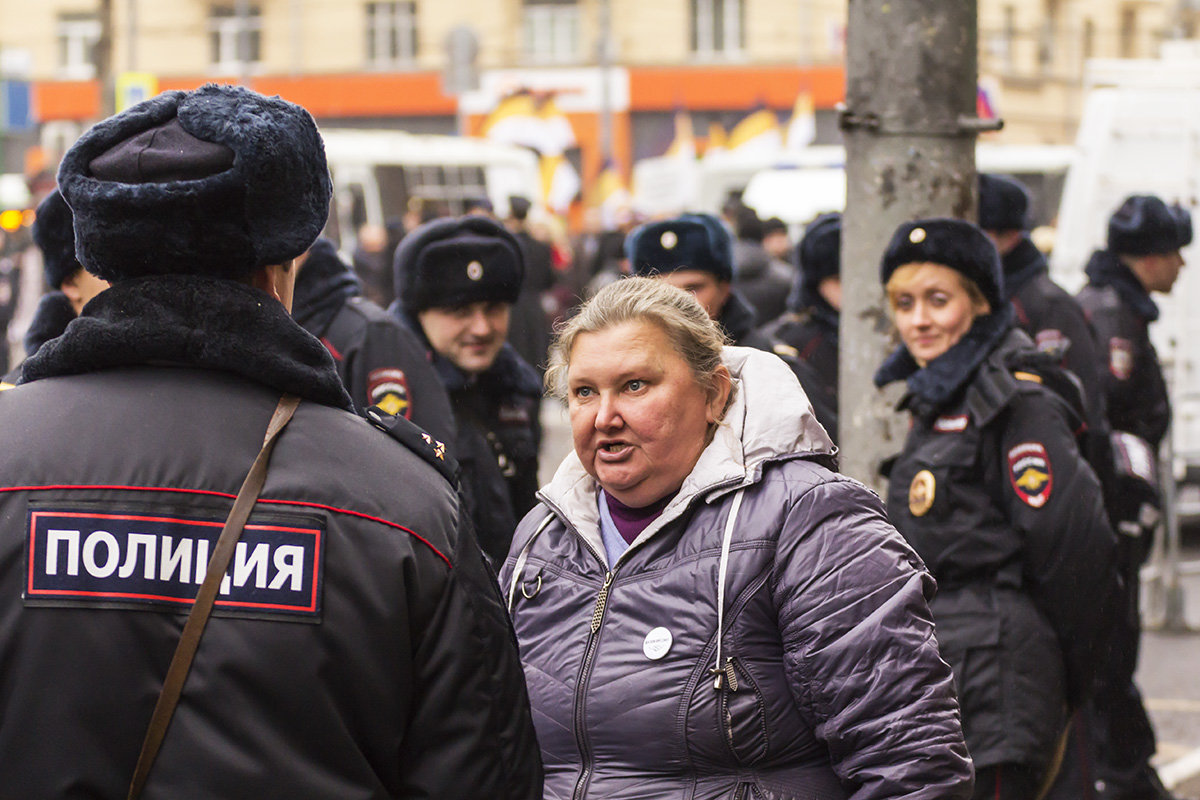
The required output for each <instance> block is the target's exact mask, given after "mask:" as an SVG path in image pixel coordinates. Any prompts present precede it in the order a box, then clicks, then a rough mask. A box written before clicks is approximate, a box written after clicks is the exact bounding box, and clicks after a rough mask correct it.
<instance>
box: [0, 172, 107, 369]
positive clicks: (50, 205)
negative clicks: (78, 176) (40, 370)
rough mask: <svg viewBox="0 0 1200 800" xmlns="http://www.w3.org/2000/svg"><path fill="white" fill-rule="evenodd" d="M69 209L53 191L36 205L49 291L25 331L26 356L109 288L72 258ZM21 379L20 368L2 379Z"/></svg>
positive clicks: (35, 234) (35, 230) (35, 236)
mask: <svg viewBox="0 0 1200 800" xmlns="http://www.w3.org/2000/svg"><path fill="white" fill-rule="evenodd" d="M72 224H73V223H72V220H71V209H70V208H69V207H68V206H67V201H65V200H63V197H62V194H61V193H60V192H59V191H58V189H55V190H54V191H53V192H51V193H50V194H48V195H46V198H45V199H44V200H42V202H41V203H39V204H38V207H37V215H36V217H35V218H34V221H33V241H34V243H35V244H36V245H37V246H38V249H39V250H40V251H41V253H42V268H43V270H44V272H45V276H46V284H47V285H48V286H49V287H50V289H51V291H49V292H47V293H46V294H44V295H42V298H41V300H39V301H38V305H37V308H36V309H35V310H34V312H33V319H32V320H30V323H29V328H28V330H26V331H25V342H24V344H25V355H26V357H28V356H31V355H33V354H34V353H36V352H37V351H38V348H40V347H41V346H42V345H43V344H45V343H46V342H48V341H50V340H51V339H54V338H56V337H58V336H59V335H60V334H62V332H63V331H64V330H66V329H67V325H69V324H70V322H71V320H73V319H75V317H77V316H79V312H80V311H81V310H82V309H83V307H84V306H85V305H87V303H88V301H89V300H91V299H92V298H93V297H95V296H96V295H98V294H99V293H100V292H102V291H104V290H105V289H107V288H108V282H107V281H103V280H100V279H99V278H97V277H96V276H95V275H93V274H92V273H90V272H88V271H87V270H85V269H84V268H83V267H82V266H80V264H79V261H78V260H77V259H76V258H75V231H74V228H73V227H72ZM20 376H21V370H20V367H17V368H16V369H14V370H13V371H12V373H11V374H9V375H7V376H5V381H6V382H9V383H15V382H16V381H17V380H18V379H19V378H20Z"/></svg>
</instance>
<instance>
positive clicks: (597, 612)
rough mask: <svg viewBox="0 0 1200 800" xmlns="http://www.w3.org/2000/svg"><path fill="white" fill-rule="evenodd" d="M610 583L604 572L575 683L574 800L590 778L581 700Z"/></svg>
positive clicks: (578, 797) (589, 677)
mask: <svg viewBox="0 0 1200 800" xmlns="http://www.w3.org/2000/svg"><path fill="white" fill-rule="evenodd" d="M612 582H613V573H612V571H611V570H610V571H607V572H605V573H604V585H602V586H601V587H600V593H599V594H597V595H596V606H595V608H593V609H592V622H591V629H590V630H589V631H588V643H587V648H586V649H585V650H584V653H583V665H582V667H581V668H580V670H579V680H578V681H576V683H575V687H576V688H575V743H576V744H577V745H578V746H579V756H580V761H581V762H582V763H583V769H582V770H580V772H579V780H577V781H576V782H575V791H574V793H573V794H572V797H573V798H575V799H576V800H581V798H582V797H583V795H584V792H586V791H587V785H588V782H589V781H590V780H591V777H592V751H591V748H590V747H589V746H588V741H587V736H585V735H584V727H583V725H584V719H583V707H584V702H583V700H584V697H585V696H586V687H587V684H588V682H589V681H590V679H591V676H592V661H593V660H594V659H595V657H596V646H597V644H598V643H599V641H600V637H599V636H598V635H597V634H598V633H599V631H600V624H601V623H602V622H603V621H604V611H605V608H607V606H608V590H609V587H611V586H612Z"/></svg>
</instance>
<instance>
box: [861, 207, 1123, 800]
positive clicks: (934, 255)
mask: <svg viewBox="0 0 1200 800" xmlns="http://www.w3.org/2000/svg"><path fill="white" fill-rule="evenodd" d="M880 276H881V280H882V282H883V284H884V286H885V288H886V291H887V299H888V304H889V306H890V309H891V315H892V319H893V322H894V323H895V326H896V331H897V333H898V335H899V338H900V341H901V344H900V346H899V347H898V348H897V349H896V351H895V352H894V353H892V355H891V356H889V357H888V358H887V360H886V361H885V362H884V363H883V365H882V366H881V367H880V369H879V371H878V373H877V374H876V376H875V381H876V383H877V384H878V385H881V386H882V385H884V384H887V383H891V382H892V381H897V380H903V381H905V382H906V384H907V389H908V391H907V393H906V394H905V396H904V398H903V400H902V401H901V403H900V408H901V409H902V410H905V411H907V412H908V413H909V415H910V416H911V421H912V425H911V428H910V429H909V433H908V436H907V439H906V441H905V444H904V450H903V451H902V452H901V453H900V454H899V455H898V456H897V457H896V458H895V459H894V460H893V461H892V462H891V464H890V469H889V470H888V477H889V490H888V498H887V506H888V516H889V518H890V519H891V520H892V523H893V524H894V525H895V526H896V528H897V529H898V530H899V531H900V533H901V534H903V535H904V537H905V538H906V539H907V540H908V541H909V543H910V544H911V545H912V546H913V548H914V549H915V550H916V551H917V553H918V554H919V555H920V556H921V558H922V559H923V560H924V561H925V564H926V565H927V566H928V567H929V569H930V571H931V572H932V573H933V575H934V577H935V578H936V579H937V581H938V594H937V597H936V598H934V601H933V602H932V603H931V605H930V608H931V610H932V611H933V615H934V620H935V622H936V623H937V627H938V644H939V647H940V648H941V653H942V657H943V658H945V659H946V661H947V662H949V664H950V666H951V668H952V669H953V670H954V673H955V683H956V686H957V689H958V697H959V703H960V705H961V706H962V715H963V731H964V733H965V735H966V738H967V748H968V749H969V750H970V752H971V756H972V758H973V760H974V762H975V772H976V783H975V795H974V796H975V797H976V798H1002V799H1004V798H1012V800H1029V798H1033V797H1036V796H1038V789H1039V787H1040V786H1042V785H1044V784H1046V783H1047V782H1048V781H1049V780H1050V779H1051V778H1052V777H1053V773H1054V771H1055V769H1056V768H1057V765H1056V764H1055V763H1054V761H1053V760H1052V758H1051V756H1052V754H1053V753H1054V752H1055V745H1056V743H1057V742H1058V741H1059V739H1060V737H1061V736H1062V735H1063V731H1064V729H1065V725H1066V720H1067V710H1068V709H1070V708H1074V707H1078V706H1079V705H1080V704H1081V703H1082V702H1083V701H1084V700H1085V699H1086V697H1087V696H1088V693H1089V691H1090V688H1091V678H1092V673H1093V670H1094V669H1095V666H1096V663H1097V659H1098V656H1099V648H1100V646H1101V644H1102V642H1103V639H1104V635H1105V633H1106V631H1105V626H1106V624H1107V619H1108V616H1107V614H1106V608H1107V607H1108V606H1109V604H1111V603H1112V601H1113V599H1115V593H1116V581H1117V578H1116V571H1115V565H1114V560H1115V543H1114V541H1113V534H1112V531H1111V529H1110V528H1109V524H1108V519H1107V516H1106V514H1105V510H1104V504H1103V498H1102V496H1101V490H1100V484H1099V481H1098V480H1097V478H1096V476H1095V473H1094V472H1093V471H1092V469H1091V467H1090V466H1089V465H1088V463H1087V461H1086V460H1085V459H1084V458H1083V456H1082V455H1081V454H1080V452H1079V450H1078V448H1077V445H1076V440H1075V436H1074V431H1075V430H1076V429H1077V428H1078V426H1079V423H1080V413H1081V412H1080V409H1079V405H1078V403H1079V398H1078V392H1077V389H1076V387H1075V384H1074V383H1073V382H1071V381H1070V380H1069V379H1067V378H1066V377H1065V376H1064V375H1063V374H1062V371H1061V368H1060V367H1059V366H1058V365H1057V363H1056V362H1055V360H1054V359H1053V358H1049V357H1046V356H1044V355H1041V354H1039V353H1037V352H1036V350H1034V348H1033V344H1032V342H1031V341H1030V340H1029V338H1028V336H1026V335H1025V334H1024V332H1022V331H1020V330H1016V329H1014V328H1013V327H1012V317H1013V311H1012V307H1011V305H1010V304H1009V303H1008V301H1007V298H1006V296H1005V294H1004V276H1003V273H1002V271H1001V266H1000V259H999V256H998V254H997V253H996V249H995V247H994V246H993V245H992V243H991V242H990V241H989V240H988V238H987V236H985V235H984V233H983V231H981V230H980V229H979V228H977V227H976V226H974V225H972V224H971V223H968V222H963V221H961V220H952V219H926V220H919V221H917V222H912V223H906V224H904V225H901V226H900V227H899V229H897V231H896V232H895V234H894V236H893V237H892V240H891V242H890V243H889V245H888V248H887V250H886V252H885V254H884V257H883V261H882V264H881V269H880Z"/></svg>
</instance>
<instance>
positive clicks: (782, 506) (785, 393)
mask: <svg viewBox="0 0 1200 800" xmlns="http://www.w3.org/2000/svg"><path fill="white" fill-rule="evenodd" d="M725 363H726V365H727V366H728V367H729V368H730V370H731V372H732V374H733V376H734V378H735V381H734V382H735V385H736V387H737V395H736V399H735V400H734V403H733V405H732V406H731V408H730V410H729V412H728V415H727V417H726V421H725V422H723V423H722V424H721V425H720V426H719V427H718V429H717V431H716V434H715V436H714V438H713V440H712V442H711V443H710V444H709V445H708V447H707V448H706V449H705V450H704V452H703V454H702V455H701V456H700V460H699V461H698V463H697V464H696V466H695V468H694V469H693V470H692V473H691V474H690V475H689V476H688V477H687V478H686V479H685V481H684V483H683V486H682V488H681V489H680V490H679V492H678V494H677V495H676V496H675V497H674V498H673V499H672V500H671V501H670V503H669V505H667V507H666V508H665V509H664V511H663V513H662V516H661V517H659V518H658V519H657V520H655V521H654V522H653V523H651V525H650V526H649V527H648V528H646V529H645V530H644V531H643V532H642V533H641V534H640V535H639V536H638V538H637V539H635V540H634V541H633V543H632V545H631V546H630V548H629V549H628V550H626V551H625V553H624V554H622V555H621V556H620V558H619V559H618V560H617V561H616V563H614V564H609V563H607V561H606V556H605V549H604V546H603V543H602V541H601V536H600V532H599V521H598V517H599V513H598V507H597V485H596V483H595V481H594V480H593V479H592V478H590V477H589V476H588V475H587V474H586V472H585V471H584V469H583V466H582V465H581V464H580V462H579V459H578V457H577V456H576V455H575V454H571V455H569V456H568V457H567V459H566V460H565V461H564V462H563V465H562V466H561V467H560V468H559V470H558V473H557V474H556V475H555V477H554V480H553V481H552V482H551V483H550V484H549V485H548V486H547V487H546V488H545V489H543V490H542V492H541V493H540V494H539V497H540V498H541V500H542V504H541V505H539V506H538V507H537V508H535V509H534V510H533V511H532V512H531V513H530V514H529V515H528V516H526V518H525V519H524V520H523V521H522V523H521V527H520V529H519V530H518V533H517V536H516V537H515V539H514V540H513V547H512V551H511V553H510V556H509V559H508V561H507V562H506V564H505V567H504V570H503V572H502V575H501V585H502V586H503V587H504V589H505V591H506V592H509V596H510V601H511V603H512V609H513V621H514V625H515V627H516V629H517V636H518V638H519V640H520V645H521V656H522V661H523V663H524V666H525V673H526V676H527V680H528V683H529V687H530V696H531V700H532V703H533V707H534V721H535V725H536V726H537V731H538V741H539V743H540V745H541V748H542V754H543V759H544V761H545V765H546V797H547V798H554V799H555V800H558V799H559V798H571V797H574V798H605V800H623V799H625V798H641V799H642V800H656V799H659V798H661V799H662V800H667V798H670V799H671V800H676V799H677V798H681V797H688V798H697V799H699V798H705V799H706V800H717V799H718V798H720V799H721V800H732V799H733V798H751V797H762V798H768V797H769V798H777V799H778V800H800V799H801V798H804V799H805V800H807V798H828V799H829V800H833V799H834V798H855V799H856V800H866V798H898V797H905V798H931V800H932V798H939V799H941V798H956V797H968V796H969V795H970V791H971V767H970V762H969V760H968V758H967V755H966V751H965V748H964V744H963V740H962V734H961V730H960V726H959V719H958V709H957V704H956V702H955V700H954V696H953V692H952V690H951V677H950V672H949V670H948V668H947V667H946V665H945V663H944V662H943V661H942V660H941V659H940V658H939V657H938V652H937V647H936V643H935V639H934V636H933V627H932V623H931V621H930V614H929V609H928V606H927V602H928V598H929V597H930V595H931V594H932V592H933V589H934V587H933V583H932V581H931V580H930V578H929V576H928V575H927V574H926V573H925V571H924V568H923V567H922V565H921V563H920V561H919V560H918V559H917V558H916V556H915V555H914V554H913V552H912V551H911V550H910V549H909V548H908V546H907V545H906V544H905V543H904V542H903V540H902V539H901V538H900V537H899V536H898V535H897V534H896V532H895V530H894V529H893V528H892V527H891V525H889V524H888V522H887V519H886V517H885V515H884V511H883V507H882V504H881V503H880V502H879V500H878V498H876V497H875V496H874V495H873V494H872V493H871V492H869V491H868V490H867V489H865V488H864V487H863V486H862V485H861V484H859V483H857V482H855V481H852V480H850V479H848V478H844V477H842V476H840V475H837V474H836V473H834V472H832V471H830V470H829V469H828V468H827V467H826V466H824V465H823V464H826V463H828V460H829V457H830V455H831V453H832V452H833V447H832V444H831V442H830V441H829V439H828V438H827V437H826V436H825V434H824V432H823V431H822V430H821V428H820V426H818V425H817V424H816V422H815V420H814V419H813V418H812V416H811V415H809V414H806V413H797V412H796V411H795V409H797V408H802V407H803V406H802V403H801V401H800V397H799V387H798V386H797V385H796V382H795V380H794V379H793V378H792V376H791V375H790V374H789V372H788V371H787V369H785V368H784V366H783V365H782V364H781V363H780V361H779V360H778V359H776V358H775V357H774V356H771V355H768V354H764V353H761V352H759V351H756V350H750V349H744V348H727V349H726V357H725ZM739 496H740V497H741V498H742V500H741V505H740V511H738V512H737V517H736V520H735V523H734V525H733V526H732V540H731V543H730V546H729V560H728V570H727V576H726V581H725V586H724V591H723V594H724V615H725V616H724V622H723V634H724V635H723V636H721V637H720V640H721V643H722V648H723V649H722V653H721V655H722V658H721V661H722V663H721V664H720V667H721V669H720V671H719V672H720V676H721V677H720V680H719V681H718V680H716V678H715V676H714V673H713V671H712V670H713V668H714V665H715V664H716V662H717V650H716V648H717V639H718V614H717V599H718V597H719V596H720V595H719V591H718V574H719V562H720V554H721V550H722V540H723V536H724V531H725V529H726V526H727V523H728V521H729V517H730V515H731V513H732V508H733V506H734V504H735V498H737V497H739ZM544 521H545V527H544V529H541V528H542V526H543V522H544ZM539 529H541V530H539ZM518 564H520V568H519V569H518ZM514 579H515V580H514ZM651 634H653V635H651ZM664 642H665V649H664V646H663V645H664ZM656 644H657V645H658V649H657V650H656V649H655V645H656Z"/></svg>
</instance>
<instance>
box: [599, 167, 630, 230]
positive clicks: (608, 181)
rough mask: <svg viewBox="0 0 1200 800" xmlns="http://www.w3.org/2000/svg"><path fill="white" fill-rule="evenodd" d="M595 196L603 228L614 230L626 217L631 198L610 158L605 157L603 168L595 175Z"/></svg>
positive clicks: (623, 180) (619, 172)
mask: <svg viewBox="0 0 1200 800" xmlns="http://www.w3.org/2000/svg"><path fill="white" fill-rule="evenodd" d="M595 198H596V205H597V206H598V207H599V208H600V222H601V224H602V225H603V227H604V230H615V229H616V228H617V227H619V225H620V223H621V222H623V221H624V220H625V218H626V217H628V215H629V209H630V206H631V204H632V199H633V198H632V196H631V195H630V194H629V189H628V188H626V186H625V179H624V178H622V177H621V171H620V170H619V169H617V165H616V163H615V162H614V161H613V160H612V159H611V158H608V159H605V161H604V168H603V169H601V170H600V174H599V175H598V176H597V177H596V194H595Z"/></svg>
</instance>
